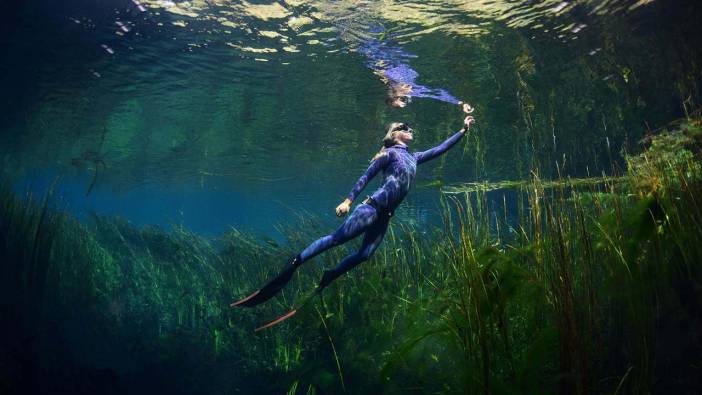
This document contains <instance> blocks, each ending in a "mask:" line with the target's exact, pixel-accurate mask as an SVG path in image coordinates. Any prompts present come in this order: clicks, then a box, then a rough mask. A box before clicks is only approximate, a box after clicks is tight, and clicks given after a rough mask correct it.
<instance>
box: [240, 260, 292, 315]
mask: <svg viewBox="0 0 702 395" xmlns="http://www.w3.org/2000/svg"><path fill="white" fill-rule="evenodd" d="M301 264H302V259H300V255H296V256H294V257H292V258H290V261H289V262H288V264H287V265H286V266H285V269H283V271H282V272H280V273H279V274H278V275H277V276H275V277H274V278H273V279H272V280H271V281H269V282H268V283H267V284H266V285H264V286H263V287H262V288H261V289H259V290H257V291H255V292H253V293H252V294H251V295H249V296H247V297H245V298H244V299H241V300H239V301H237V302H234V303H232V304H230V305H229V307H237V306H245V307H254V306H257V305H259V304H261V303H263V302H265V301H267V300H268V299H270V298H272V297H273V296H275V295H276V294H277V293H278V292H280V290H281V289H283V287H284V286H285V285H286V284H287V283H288V282H289V281H290V279H292V275H293V273H295V270H297V268H298V267H300V265H301Z"/></svg>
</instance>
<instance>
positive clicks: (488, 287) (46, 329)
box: [0, 117, 702, 394]
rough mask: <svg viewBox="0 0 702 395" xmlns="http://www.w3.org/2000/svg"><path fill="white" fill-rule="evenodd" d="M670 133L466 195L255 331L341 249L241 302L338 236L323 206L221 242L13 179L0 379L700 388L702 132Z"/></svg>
mask: <svg viewBox="0 0 702 395" xmlns="http://www.w3.org/2000/svg"><path fill="white" fill-rule="evenodd" d="M675 127H676V130H675V131H672V132H668V131H663V132H659V133H656V134H655V135H652V136H650V137H648V138H647V140H646V144H647V148H646V149H645V150H644V151H643V152H642V153H640V154H637V155H630V156H627V160H626V163H627V167H628V171H627V172H626V173H625V174H623V175H622V176H621V177H616V178H612V177H604V178H601V179H591V180H589V181H588V180H569V179H565V178H563V179H559V180H555V181H544V180H541V179H539V177H538V176H537V175H536V174H533V176H532V179H531V180H529V181H528V182H516V183H502V184H496V185H492V186H491V185H487V184H486V185H483V184H481V185H483V186H482V187H480V186H478V187H476V186H471V185H468V186H465V185H464V186H456V187H453V188H452V189H451V190H450V191H451V192H453V193H451V194H446V195H444V199H443V202H444V211H443V212H444V221H443V223H444V226H443V227H442V228H436V229H433V230H432V231H430V232H428V233H427V234H424V233H421V232H420V231H419V229H416V228H414V227H412V226H409V225H404V224H402V223H399V222H397V223H394V224H393V225H392V227H391V229H390V232H389V233H388V236H387V237H386V240H385V242H384V245H383V246H382V247H381V249H380V250H379V251H378V252H377V253H376V255H375V257H374V258H373V259H372V260H371V261H370V262H367V263H365V264H364V265H362V266H361V267H359V268H357V269H356V270H354V271H353V272H351V273H349V274H348V275H347V276H345V277H344V278H343V279H340V280H339V281H337V282H335V283H333V284H332V285H331V286H330V287H328V288H327V290H325V292H324V295H323V298H320V299H317V300H314V301H313V303H309V304H308V305H306V306H305V308H304V309H303V310H302V311H301V312H300V313H299V314H298V316H297V317H295V318H294V319H292V320H289V321H287V322H285V323H283V324H281V325H279V326H276V327H274V328H272V329H269V330H266V331H262V332H258V333H253V329H254V328H255V327H256V326H258V325H260V324H261V323H263V322H265V321H267V320H269V319H272V318H274V317H275V316H277V315H278V314H280V313H282V312H284V311H285V310H286V309H287V308H289V307H290V306H291V305H292V304H293V302H294V300H295V298H296V297H300V296H301V295H303V294H304V293H305V292H307V291H309V290H310V289H312V288H313V287H314V285H315V284H316V282H317V280H318V279H319V278H320V275H321V270H322V267H324V266H331V265H334V264H335V263H336V262H338V260H339V259H340V258H341V257H342V256H343V255H344V253H345V251H343V248H342V249H336V250H332V251H330V252H328V253H326V254H324V255H322V256H320V257H318V258H316V259H315V261H314V262H311V263H309V264H308V265H305V267H304V268H303V269H302V270H300V271H299V272H300V274H299V275H298V276H296V278H295V280H294V281H295V282H294V286H291V287H289V289H287V290H285V291H284V292H283V294H282V295H281V296H279V297H277V298H276V299H274V300H272V301H271V302H269V303H268V304H266V305H264V306H263V307H261V308H258V309H252V310H229V308H228V303H229V302H230V301H232V300H235V299H237V298H238V297H239V296H241V295H243V294H244V293H245V292H247V291H249V290H250V289H252V288H254V287H255V286H257V285H259V284H261V283H262V282H263V281H264V280H265V279H266V278H269V277H270V275H271V274H272V273H273V272H274V271H276V270H277V269H278V268H279V267H280V266H281V265H282V263H283V262H284V261H285V260H286V257H287V256H289V255H290V254H291V253H293V252H294V251H297V250H299V249H300V248H301V247H302V246H304V245H305V243H307V242H308V241H309V240H311V239H312V238H314V237H315V236H317V235H319V234H320V233H322V232H324V231H326V230H327V229H320V227H319V226H318V225H317V224H316V223H315V222H314V221H313V220H310V219H309V218H304V217H303V218H301V219H300V221H301V223H300V224H298V225H297V226H296V227H290V228H284V229H281V231H282V233H283V234H285V235H286V237H287V242H286V243H283V244H282V245H280V244H278V243H276V242H275V241H272V240H260V239H258V238H254V237H252V236H250V235H247V234H244V233H241V232H239V231H236V230H231V231H230V232H228V233H226V234H225V235H223V236H222V237H221V239H219V240H218V241H217V242H215V243H213V242H210V241H207V240H204V239H202V238H200V237H198V236H197V235H195V234H192V233H190V232H188V231H187V230H185V229H182V228H179V227H176V228H173V229H171V230H169V231H166V230H163V229H160V228H157V227H144V228H141V229H138V228H136V227H134V226H132V225H131V224H129V223H128V222H126V221H124V220H120V219H118V218H103V217H99V216H94V217H93V220H92V221H91V223H90V224H84V223H80V222H78V221H77V220H75V219H73V218H71V217H69V216H68V215H67V214H65V213H61V212H57V211H55V210H52V209H50V208H49V203H48V202H49V201H50V198H51V196H50V194H49V196H46V197H45V198H44V199H41V200H37V199H35V198H34V197H32V196H25V197H21V198H20V197H16V196H14V195H13V194H12V193H11V192H10V191H9V190H8V189H4V190H3V191H2V192H1V193H0V195H1V197H0V204H1V206H0V239H1V240H2V243H1V244H0V262H2V263H0V270H1V271H2V276H1V277H0V281H1V283H0V293H1V294H2V295H1V296H2V302H1V303H0V306H1V313H2V316H3V317H4V320H3V321H6V322H5V324H4V325H3V331H5V335H4V336H3V337H2V339H1V340H0V351H2V352H0V392H3V393H5V392H10V393H12V392H20V391H26V390H30V391H36V392H46V393H49V392H51V393H57V392H71V393H122V392H124V391H128V392H129V393H134V392H154V391H155V392H159V393H215V394H216V393H288V394H321V393H364V392H365V393H379V392H383V393H469V394H473V393H475V394H484V393H496V394H499V393H501V394H512V393H539V394H548V393H568V394H585V393H615V394H622V393H699V392H701V391H702V383H701V379H700V377H702V375H700V365H699V363H700V357H699V355H701V352H702V338H701V337H700V336H701V334H702V318H701V317H702V303H700V302H701V301H702V282H701V281H702V264H701V262H702V207H701V205H702V202H701V201H700V197H702V170H701V168H700V150H699V144H700V141H701V140H700V133H701V132H702V127H701V125H700V119H699V118H698V117H692V118H686V119H685V121H684V122H682V123H680V124H677V125H675ZM6 188H7V186H6ZM500 188H511V189H513V190H514V191H516V198H513V200H514V201H515V202H516V203H515V207H516V210H512V208H511V207H510V209H509V210H508V207H507V200H506V199H505V198H502V197H500V198H495V196H497V195H496V194H497V193H499V192H497V191H496V190H497V189H500ZM488 191H490V192H489V193H488ZM513 211H514V212H515V213H516V215H515V214H514V213H513Z"/></svg>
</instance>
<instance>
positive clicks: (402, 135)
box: [383, 122, 414, 148]
mask: <svg viewBox="0 0 702 395" xmlns="http://www.w3.org/2000/svg"><path fill="white" fill-rule="evenodd" d="M413 137H414V136H413V131H412V128H411V127H409V126H408V125H407V124H406V123H403V122H393V123H391V124H390V126H388V132H387V133H386V134H385V137H384V138H383V146H384V147H386V148H389V147H392V146H393V145H396V144H405V145H407V144H408V143H409V142H410V141H412V140H413Z"/></svg>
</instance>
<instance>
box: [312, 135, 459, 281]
mask: <svg viewBox="0 0 702 395" xmlns="http://www.w3.org/2000/svg"><path fill="white" fill-rule="evenodd" d="M464 134H465V133H464V132H463V131H459V132H457V133H455V134H454V135H453V136H451V137H449V138H448V139H447V140H446V141H444V142H443V143H441V144H440V145H438V146H436V147H434V148H432V149H429V150H427V151H422V152H414V153H410V152H409V151H408V150H407V146H405V145H394V146H392V147H390V148H387V149H386V150H385V154H383V155H382V156H381V157H379V158H378V159H376V160H374V161H373V162H372V163H371V164H370V166H369V167H368V170H366V172H365V173H364V174H363V175H362V176H361V178H360V179H359V180H358V181H357V182H356V185H354V187H353V189H351V192H350V193H349V194H348V199H349V200H351V201H353V200H354V199H355V198H356V197H357V196H358V194H359V193H360V192H361V191H362V190H363V188H365V186H366V185H367V184H368V182H369V181H370V180H371V179H373V177H375V175H376V174H378V173H379V172H381V171H382V172H383V182H382V185H381V186H380V188H378V189H377V190H376V191H375V192H373V194H372V195H371V196H370V197H369V198H368V199H366V200H365V201H364V203H363V204H360V205H358V206H356V208H355V209H354V210H353V212H352V213H351V215H349V217H348V218H347V219H346V221H344V223H343V224H342V225H341V226H340V227H339V229H337V230H336V231H335V232H334V233H332V234H330V235H327V236H324V237H322V238H320V239H318V240H316V241H315V242H313V243H312V244H310V245H309V247H307V248H305V250H304V251H302V253H300V255H299V259H300V262H299V264H301V263H303V262H305V261H307V260H309V259H311V258H312V257H314V256H315V255H317V254H319V253H321V252H323V251H325V250H327V249H329V248H331V247H334V246H337V245H340V244H343V243H345V242H347V241H349V240H351V239H353V238H355V237H357V236H359V235H360V234H361V233H365V235H364V237H363V243H362V244H361V248H360V249H359V250H358V251H357V252H355V253H353V254H351V255H349V256H347V257H346V258H344V259H343V260H342V261H341V263H339V265H338V266H337V267H336V268H335V269H332V270H327V271H326V272H325V276H324V278H323V279H322V284H320V288H323V287H324V286H326V285H327V284H328V283H329V282H330V281H332V280H333V279H335V278H336V277H338V276H340V275H342V274H343V273H345V272H347V271H348V270H350V269H352V268H354V267H355V266H356V265H358V264H359V263H361V262H364V261H366V260H368V258H370V256H371V255H373V253H374V252H375V250H376V249H377V248H378V246H379V245H380V242H381V241H382V240H383V236H385V232H386V231H387V229H388V224H389V222H390V217H391V216H392V214H393V212H394V211H395V209H396V208H397V206H399V205H400V203H402V200H403V199H404V198H405V196H406V195H407V192H409V190H410V187H411V186H412V183H413V181H414V178H415V174H416V172H417V165H419V164H422V163H424V162H426V161H429V160H431V159H434V158H436V157H437V156H439V155H441V154H443V153H444V152H446V151H447V150H448V149H449V148H451V147H452V146H453V145H455V144H456V143H457V142H458V141H459V140H460V139H461V137H463V135H464Z"/></svg>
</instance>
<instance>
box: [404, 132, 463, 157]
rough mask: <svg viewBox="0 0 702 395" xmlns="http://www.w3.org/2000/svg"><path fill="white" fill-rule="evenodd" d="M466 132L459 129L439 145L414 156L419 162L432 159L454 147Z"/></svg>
mask: <svg viewBox="0 0 702 395" xmlns="http://www.w3.org/2000/svg"><path fill="white" fill-rule="evenodd" d="M464 134H466V133H465V132H464V131H463V130H459V131H458V132H456V134H454V135H453V136H451V137H449V138H448V139H446V141H444V142H443V143H441V144H439V145H437V146H436V147H434V148H431V149H428V150H426V151H422V152H415V153H414V158H415V159H417V164H420V163H424V162H426V161H429V160H432V159H434V158H436V157H437V156H439V155H441V154H443V153H444V152H446V151H448V149H449V148H451V147H453V146H454V145H455V144H456V143H457V142H458V140H460V139H461V137H463V135H464Z"/></svg>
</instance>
